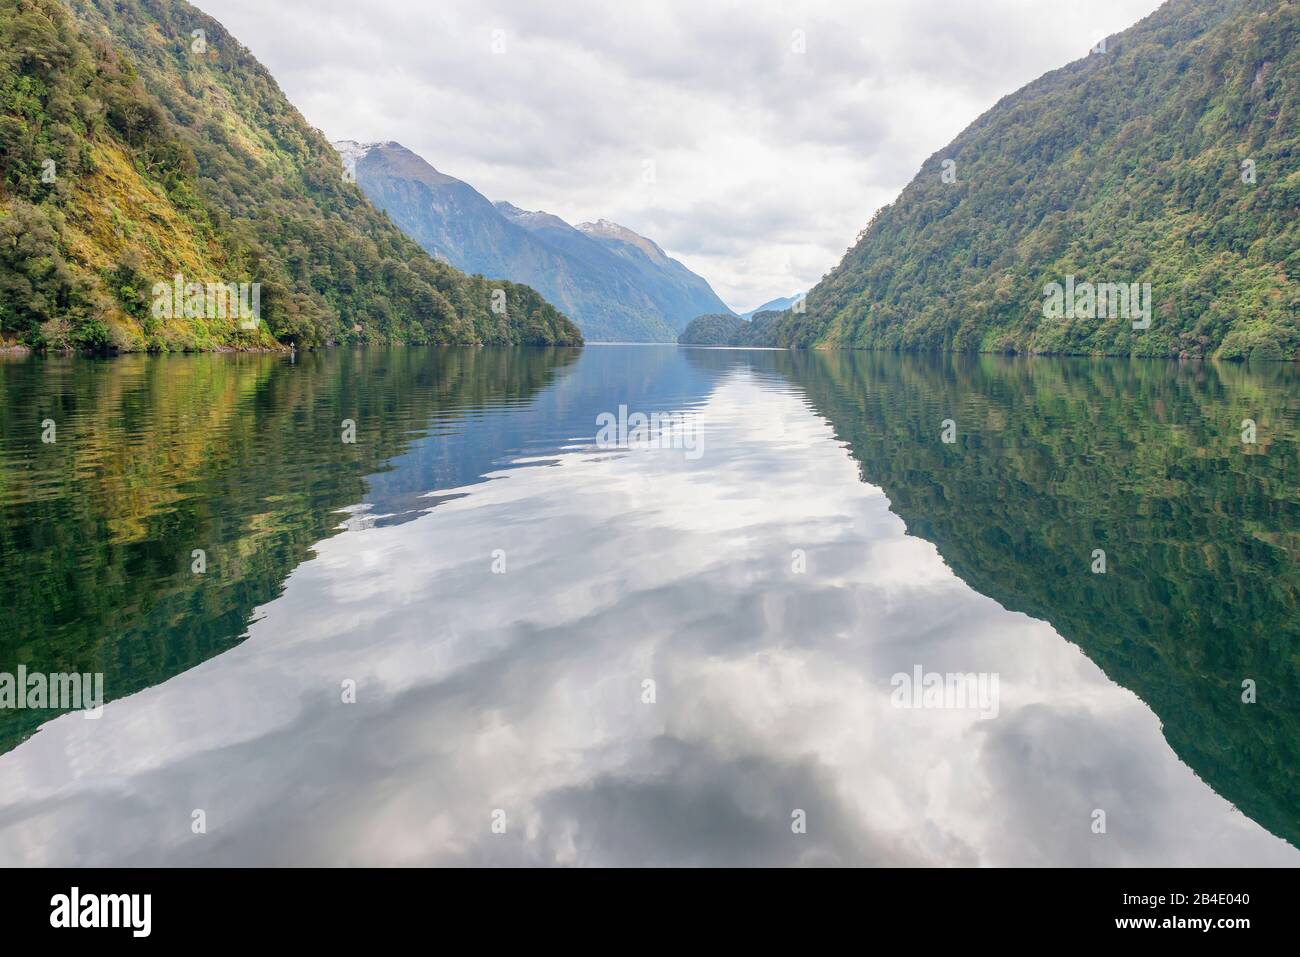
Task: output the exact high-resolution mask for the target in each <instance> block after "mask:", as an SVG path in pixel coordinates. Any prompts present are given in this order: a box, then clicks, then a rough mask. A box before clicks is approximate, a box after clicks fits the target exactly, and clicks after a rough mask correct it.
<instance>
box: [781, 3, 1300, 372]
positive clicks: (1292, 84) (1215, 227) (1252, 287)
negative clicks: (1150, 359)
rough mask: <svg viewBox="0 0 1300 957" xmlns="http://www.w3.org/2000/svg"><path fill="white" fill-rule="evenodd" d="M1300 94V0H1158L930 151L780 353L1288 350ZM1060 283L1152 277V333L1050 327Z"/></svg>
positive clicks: (1293, 318)
mask: <svg viewBox="0 0 1300 957" xmlns="http://www.w3.org/2000/svg"><path fill="white" fill-rule="evenodd" d="M1298 87H1300V3H1296V2H1294V0H1290V2H1287V0H1170V2H1168V3H1166V4H1165V5H1164V6H1162V7H1161V8H1160V9H1159V10H1157V11H1156V12H1155V13H1153V14H1152V15H1151V16H1149V17H1147V18H1146V19H1145V20H1143V21H1141V22H1140V23H1138V24H1137V25H1136V26H1134V27H1132V28H1130V29H1129V30H1126V31H1124V32H1123V33H1120V34H1118V35H1116V36H1113V37H1110V38H1108V39H1107V40H1106V41H1105V49H1104V50H1103V51H1098V52H1094V53H1091V54H1090V55H1089V56H1087V57H1086V58H1084V59H1081V60H1078V61H1076V62H1074V63H1071V64H1070V65H1069V66H1066V67H1064V68H1062V69H1060V70H1056V71H1054V72H1052V73H1049V74H1047V75H1046V76H1043V77H1042V78H1040V79H1038V80H1037V81H1035V82H1033V83H1031V84H1030V85H1028V86H1026V87H1025V88H1023V89H1021V90H1020V91H1018V92H1016V93H1014V94H1012V95H1010V96H1008V97H1005V98H1004V99H1003V100H1001V101H1000V102H999V103H998V104H997V105H996V106H994V107H993V109H991V110H989V112H988V113H986V114H984V115H983V116H981V117H980V118H979V119H978V120H976V121H975V122H974V123H973V124H971V126H970V127H969V128H967V129H966V130H965V131H964V132H963V133H962V134H961V135H960V136H958V137H957V139H956V140H954V141H953V142H952V143H951V144H949V145H948V146H946V147H944V148H943V149H942V150H940V151H939V152H937V153H935V154H934V155H933V156H932V157H930V159H929V160H927V161H926V162H925V164H924V165H923V166H922V168H921V171H920V173H919V174H918V175H917V177H916V178H915V179H914V180H913V181H912V183H911V184H910V185H908V186H907V188H906V189H904V190H903V192H902V194H901V195H900V197H899V198H898V200H897V201H896V202H895V203H893V204H892V205H890V206H887V207H885V208H884V209H882V210H880V211H879V212H878V213H877V214H876V216H875V217H874V218H873V219H872V221H871V223H870V225H869V226H868V227H867V228H866V230H864V231H863V233H862V234H861V236H860V237H859V239H858V242H857V244H856V245H855V246H854V247H853V248H852V249H851V250H850V251H849V253H848V254H847V255H846V256H845V257H844V259H843V261H842V262H841V263H840V264H839V266H837V267H836V268H835V269H834V270H833V271H832V272H831V273H830V274H829V275H827V276H826V277H825V278H824V279H823V280H822V282H820V283H819V284H818V285H817V286H816V288H814V289H813V290H812V291H811V292H810V293H809V294H808V298H807V311H806V313H805V314H804V315H802V316H796V315H791V314H786V315H784V316H783V317H782V318H781V320H780V321H779V322H778V323H776V325H775V327H774V329H773V334H774V341H776V342H779V343H781V344H785V345H812V344H821V345H831V346H850V347H858V348H883V349H945V350H967V351H974V350H982V351H996V352H1013V351H1015V352H1048V353H1098V354H1121V355H1122V354H1136V355H1152V356H1169V355H1188V356H1210V355H1215V356H1219V357H1225V358H1240V357H1246V356H1253V357H1256V358H1290V357H1293V356H1295V355H1296V354H1297V351H1298V350H1300V328H1298V322H1297V313H1298V310H1300V224H1298V222H1297V216H1298V212H1297V211H1298V210H1300V165H1298V164H1300V97H1298V96H1297V92H1298ZM948 161H951V163H949V162H948ZM1069 277H1073V281H1074V282H1075V283H1077V284H1083V283H1094V284H1095V283H1139V284H1141V283H1150V303H1151V307H1152V309H1151V315H1150V324H1149V327H1148V328H1145V329H1143V328H1138V329H1135V328H1134V323H1135V322H1136V323H1138V324H1139V325H1141V323H1142V319H1141V317H1140V316H1136V315H1133V316H1128V317H1126V316H1124V315H1123V310H1122V309H1117V310H1115V311H1117V312H1119V313H1120V314H1119V315H1116V316H1113V317H1112V316H1111V315H1110V310H1106V315H1105V318H1091V315H1092V314H1098V315H1100V311H1099V310H1096V309H1095V304H1094V308H1092V309H1089V304H1088V303H1087V302H1086V301H1085V300H1084V298H1082V297H1081V298H1080V299H1079V300H1076V303H1075V305H1076V309H1077V311H1076V312H1075V317H1068V316H1067V317H1064V318H1055V319H1048V318H1045V317H1044V299H1045V294H1044V287H1045V286H1046V285H1048V284H1050V283H1060V284H1061V285H1062V286H1064V285H1066V284H1067V283H1068V282H1069ZM1140 290H1141V287H1140V286H1139V292H1140ZM1121 305H1122V303H1121Z"/></svg>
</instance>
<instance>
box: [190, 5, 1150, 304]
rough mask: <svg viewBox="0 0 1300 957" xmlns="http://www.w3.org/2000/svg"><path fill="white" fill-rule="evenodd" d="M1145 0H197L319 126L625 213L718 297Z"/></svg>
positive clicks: (829, 241)
mask: <svg viewBox="0 0 1300 957" xmlns="http://www.w3.org/2000/svg"><path fill="white" fill-rule="evenodd" d="M1158 5H1159V4H1158V2H1157V0H1089V2H1088V3H1086V4H1084V3H1062V2H1061V0H978V2H975V0H836V2H803V3H801V2H799V0H747V2H745V3H743V4H742V3H729V2H720V0H653V2H647V3H638V2H632V0H619V2H581V0H572V2H571V0H550V2H537V0H435V2H417V0H275V2H268V0H198V6H199V7H201V8H202V9H204V10H205V11H207V12H208V13H210V14H212V15H213V16H215V17H216V18H217V19H218V20H220V21H221V22H222V23H224V24H225V26H226V27H227V28H228V29H229V30H230V31H231V32H232V33H233V34H234V35H235V36H236V37H237V38H238V39H239V40H240V41H241V42H243V43H244V44H245V45H246V46H248V47H249V49H251V50H252V51H253V53H254V54H255V55H256V56H257V57H258V58H259V59H260V60H261V61H262V63H264V64H265V65H266V66H267V67H268V68H269V69H270V70H271V72H272V73H273V74H274V75H275V77H276V79H277V80H278V81H279V83H280V85H281V87H282V88H283V89H284V91H285V93H286V94H287V95H288V97H289V99H290V100H292V101H293V103H294V104H295V105H296V106H297V107H298V109H300V110H301V111H302V112H303V114H304V115H305V116H306V117H307V120H308V121H309V122H310V123H312V124H313V125H315V126H317V127H319V128H320V129H321V130H323V131H324V133H325V134H326V136H328V137H329V138H330V139H331V140H337V139H355V140H361V141H372V140H397V141H398V142H400V143H402V144H404V145H406V146H408V147H410V148H411V149H413V150H415V151H416V152H417V153H419V154H421V155H422V156H423V157H424V158H425V159H426V160H428V161H429V162H430V163H432V164H433V165H434V166H436V167H437V168H438V169H439V170H441V171H442V172H444V173H448V174H450V175H452V176H456V177H458V178H460V179H463V180H465V181H466V182H468V183H470V184H471V185H472V186H474V187H475V188H476V189H478V190H479V191H480V192H482V193H484V194H485V195H486V196H487V197H488V198H489V199H492V200H500V199H507V200H510V201H511V202H512V203H514V204H516V205H517V206H522V207H524V208H525V209H544V210H546V211H547V212H551V213H555V214H556V215H558V216H561V217H563V218H564V219H566V220H568V221H569V222H571V223H574V224H576V223H579V222H582V221H584V220H595V219H599V218H605V219H611V220H614V221H615V222H618V223H622V224H623V225H625V226H628V227H630V228H631V229H634V230H636V231H637V232H639V233H642V234H644V235H646V236H649V237H650V238H651V239H654V240H655V241H656V242H658V243H659V244H660V245H661V246H662V247H664V249H665V250H667V251H668V253H669V254H670V255H673V256H675V257H677V258H678V259H680V260H682V261H683V262H684V263H686V265H687V266H689V267H690V268H691V269H693V270H695V271H696V272H698V273H700V274H701V275H702V276H704V277H705V278H706V279H708V280H709V282H710V283H711V284H712V285H713V288H714V289H715V290H717V292H718V294H719V295H720V296H721V297H722V298H723V299H724V300H726V302H727V303H728V304H729V305H731V306H732V307H734V308H736V309H737V310H744V309H748V308H751V307H753V306H755V305H758V304H759V303H761V302H764V301H766V300H768V299H772V298H775V297H777V296H784V295H790V294H791V293H794V292H796V291H799V290H803V289H807V288H808V287H810V286H811V285H812V284H814V283H815V282H816V281H817V280H818V279H820V278H821V276H822V275H823V274H824V273H825V272H827V271H828V270H829V269H830V268H831V267H833V266H834V265H835V264H836V263H837V262H838V261H839V259H840V257H841V256H843V254H844V251H845V249H846V248H848V246H849V245H851V243H852V242H853V239H854V237H855V236H856V235H857V233H858V231H859V230H861V229H862V227H863V226H865V225H866V224H867V222H868V220H870V218H871V214H872V213H873V212H874V211H875V210H876V209H877V208H879V207H880V206H882V205H883V204H885V203H888V202H890V201H892V200H893V199H894V198H895V197H896V196H897V195H898V192H899V190H901V189H902V188H903V186H905V185H906V184H907V182H908V181H909V180H910V179H911V178H912V176H913V175H914V174H915V172H916V170H917V168H918V167H919V166H920V164H921V162H922V161H923V160H924V159H925V158H926V157H928V156H930V155H931V154H932V153H934V152H936V151H938V150H939V149H940V148H942V147H943V146H944V145H945V144H946V143H948V142H949V141H950V140H951V139H952V138H953V137H954V136H956V135H957V133H959V132H961V130H962V129H963V128H965V127H966V126H967V125H968V124H969V123H970V122H971V121H972V120H974V119H975V118H976V117H977V116H979V115H980V114H981V113H982V112H984V111H985V110H987V109H988V108H989V107H990V106H992V105H993V104H994V103H995V102H996V101H997V100H998V98H999V97H1001V96H1003V95H1005V94H1007V93H1010V92H1012V91H1014V90H1015V89H1017V88H1019V87H1020V86H1023V85H1024V84H1025V83H1027V82H1029V81H1030V80H1032V79H1034V78H1035V77H1037V76H1039V75H1041V74H1042V73H1044V72H1046V71H1048V70H1051V69H1054V68H1056V67H1058V66H1062V65H1063V64H1065V63H1067V62H1069V61H1071V60H1074V59H1078V58H1079V57H1081V56H1084V55H1085V54H1086V53H1087V52H1088V48H1089V47H1090V46H1091V45H1092V44H1093V42H1095V39H1096V38H1098V37H1100V36H1103V35H1106V34H1109V33H1115V32H1118V31H1119V30H1122V29H1124V28H1125V27H1127V26H1129V25H1130V24H1132V23H1134V22H1136V21H1137V20H1139V19H1141V18H1142V17H1143V16H1145V15H1146V14H1148V13H1150V12H1151V11H1152V10H1154V9H1155V8H1156V7H1157V6H1158ZM1063 122H1064V118H1063Z"/></svg>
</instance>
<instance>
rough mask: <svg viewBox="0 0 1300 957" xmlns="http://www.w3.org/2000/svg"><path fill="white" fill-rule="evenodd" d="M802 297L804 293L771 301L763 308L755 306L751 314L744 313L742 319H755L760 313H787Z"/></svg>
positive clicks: (762, 306) (741, 315)
mask: <svg viewBox="0 0 1300 957" xmlns="http://www.w3.org/2000/svg"><path fill="white" fill-rule="evenodd" d="M802 295H803V293H801V292H796V293H795V294H794V295H793V296H785V297H784V298H781V299H770V300H768V301H767V302H765V303H763V304H762V305H761V306H755V307H754V308H753V309H751V310H749V312H742V313H741V314H740V318H741V319H753V318H754V317H755V316H756V315H758V314H759V313H760V312H785V310H787V309H789V308H790V307H791V306H793V305H794V304H795V303H796V302H798V301H799V297H800V296H802Z"/></svg>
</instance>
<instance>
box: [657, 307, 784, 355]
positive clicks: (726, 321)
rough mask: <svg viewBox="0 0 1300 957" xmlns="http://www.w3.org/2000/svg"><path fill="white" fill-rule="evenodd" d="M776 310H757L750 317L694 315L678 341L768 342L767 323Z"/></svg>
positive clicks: (698, 343) (720, 343)
mask: <svg viewBox="0 0 1300 957" xmlns="http://www.w3.org/2000/svg"><path fill="white" fill-rule="evenodd" d="M780 315H781V313H779V312H777V311H775V310H769V311H767V312H756V313H754V317H753V318H752V319H742V318H741V317H739V316H733V315H731V314H730V313H717V314H715V315H708V316H697V317H696V318H695V319H692V320H691V322H690V325H688V326H687V327H686V328H685V329H683V330H682V334H681V335H679V336H678V337H677V342H678V344H680V345H683V346H761V345H766V344H767V342H768V338H769V337H768V331H767V325H768V323H770V322H771V321H772V320H774V319H776V318H777V317H779V316H780Z"/></svg>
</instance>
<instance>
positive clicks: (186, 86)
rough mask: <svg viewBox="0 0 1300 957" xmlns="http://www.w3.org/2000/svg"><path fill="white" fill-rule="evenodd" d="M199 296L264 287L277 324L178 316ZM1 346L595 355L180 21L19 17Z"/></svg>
mask: <svg viewBox="0 0 1300 957" xmlns="http://www.w3.org/2000/svg"><path fill="white" fill-rule="evenodd" d="M198 31H201V33H200V32H198ZM177 274H180V275H182V276H183V277H184V281H185V282H195V283H214V282H220V283H227V284H228V283H241V282H246V283H259V284H260V305H261V310H260V320H261V321H260V322H259V323H258V324H256V325H255V326H254V327H253V328H250V329H244V328H241V326H240V323H238V322H236V321H235V320H234V319H233V318H231V317H229V316H226V317H222V316H220V315H212V314H199V315H193V314H191V315H186V314H185V310H184V309H179V310H171V311H167V310H163V312H162V314H161V315H160V314H158V310H155V309H154V308H153V307H154V306H155V304H156V303H157V299H156V297H155V294H154V288H155V284H157V283H171V282H172V281H173V277H174V276H175V275H177ZM496 290H501V294H497V295H495V299H494V293H495V292H496ZM494 306H495V307H496V308H494ZM207 312H208V313H211V310H210V309H209V310H207ZM177 313H179V314H177ZM0 336H2V337H3V339H4V340H6V341H10V342H14V341H16V342H21V343H25V344H28V345H34V346H48V347H54V348H61V347H71V348H94V349H122V350H139V349H146V348H147V349H159V350H172V349H213V348H229V347H236V348H248V347H251V348H266V347H275V346H276V345H277V343H281V344H283V343H294V344H296V345H300V346H315V345H320V344H326V343H343V342H367V341H369V342H432V343H492V344H509V343H577V342H580V341H581V335H580V333H579V332H578V331H577V328H576V327H575V326H573V325H572V323H570V322H569V321H568V320H567V319H566V318H565V317H564V316H562V315H561V314H560V313H558V312H557V311H556V310H555V309H554V308H553V307H551V306H550V305H549V304H547V303H546V302H545V301H544V300H543V299H542V298H541V296H540V295H538V294H537V293H536V292H535V291H533V290H532V289H529V288H528V287H526V286H520V285H517V284H512V283H508V282H503V281H493V280H487V279H483V278H481V277H473V278H471V277H467V276H465V275H464V274H462V273H460V272H458V271H457V270H455V269H453V268H452V267H450V266H448V265H446V264H444V263H438V262H435V261H434V260H433V259H431V258H430V257H429V256H428V255H427V254H425V253H424V252H423V251H422V250H420V248H419V247H418V246H417V245H416V244H415V243H413V242H412V241H410V240H409V239H407V238H406V237H405V236H404V235H402V233H401V232H400V231H399V230H398V229H397V228H396V227H395V226H394V225H393V224H392V223H391V222H390V221H389V220H388V218H387V217H386V216H384V215H383V214H382V213H380V212H379V211H377V210H376V209H375V208H374V207H373V206H371V205H370V203H369V202H368V201H367V200H366V199H365V198H364V197H363V196H362V194H361V193H360V191H359V190H358V189H357V188H356V187H355V185H353V184H351V183H349V182H347V181H345V179H344V176H343V169H342V164H341V163H340V161H339V159H338V156H337V154H336V153H335V151H334V150H333V149H332V147H331V146H330V145H329V143H328V142H327V141H326V140H325V139H324V137H323V136H322V135H321V134H320V133H319V132H318V131H316V130H315V129H313V128H312V127H310V126H309V125H308V124H307V122H306V121H305V120H304V119H303V117H302V116H301V115H300V114H299V113H298V111H297V110H296V109H294V107H293V106H292V105H291V104H290V103H289V102H288V101H287V100H286V99H285V98H284V96H283V94H282V93H281V92H280V90H279V88H278V87H277V86H276V84H275V81H274V80H273V79H272V78H271V76H270V75H269V74H268V73H267V72H266V70H265V69H264V68H263V67H262V66H261V65H260V64H259V63H258V62H257V61H256V60H255V59H254V58H253V57H252V55H251V54H250V53H249V52H248V51H247V50H246V49H244V48H243V47H242V46H241V45H240V44H239V43H238V41H236V40H235V39H234V38H233V37H231V36H230V34H229V33H227V32H226V31H225V29H224V28H223V27H222V26H221V25H220V24H219V23H217V22H216V21H215V20H213V19H212V18H211V17H208V16H207V15H205V14H203V13H201V12H200V11H198V10H196V9H195V8H194V7H192V6H190V5H189V4H186V3H182V2H174V0H67V2H66V3H64V2H59V0H0Z"/></svg>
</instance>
